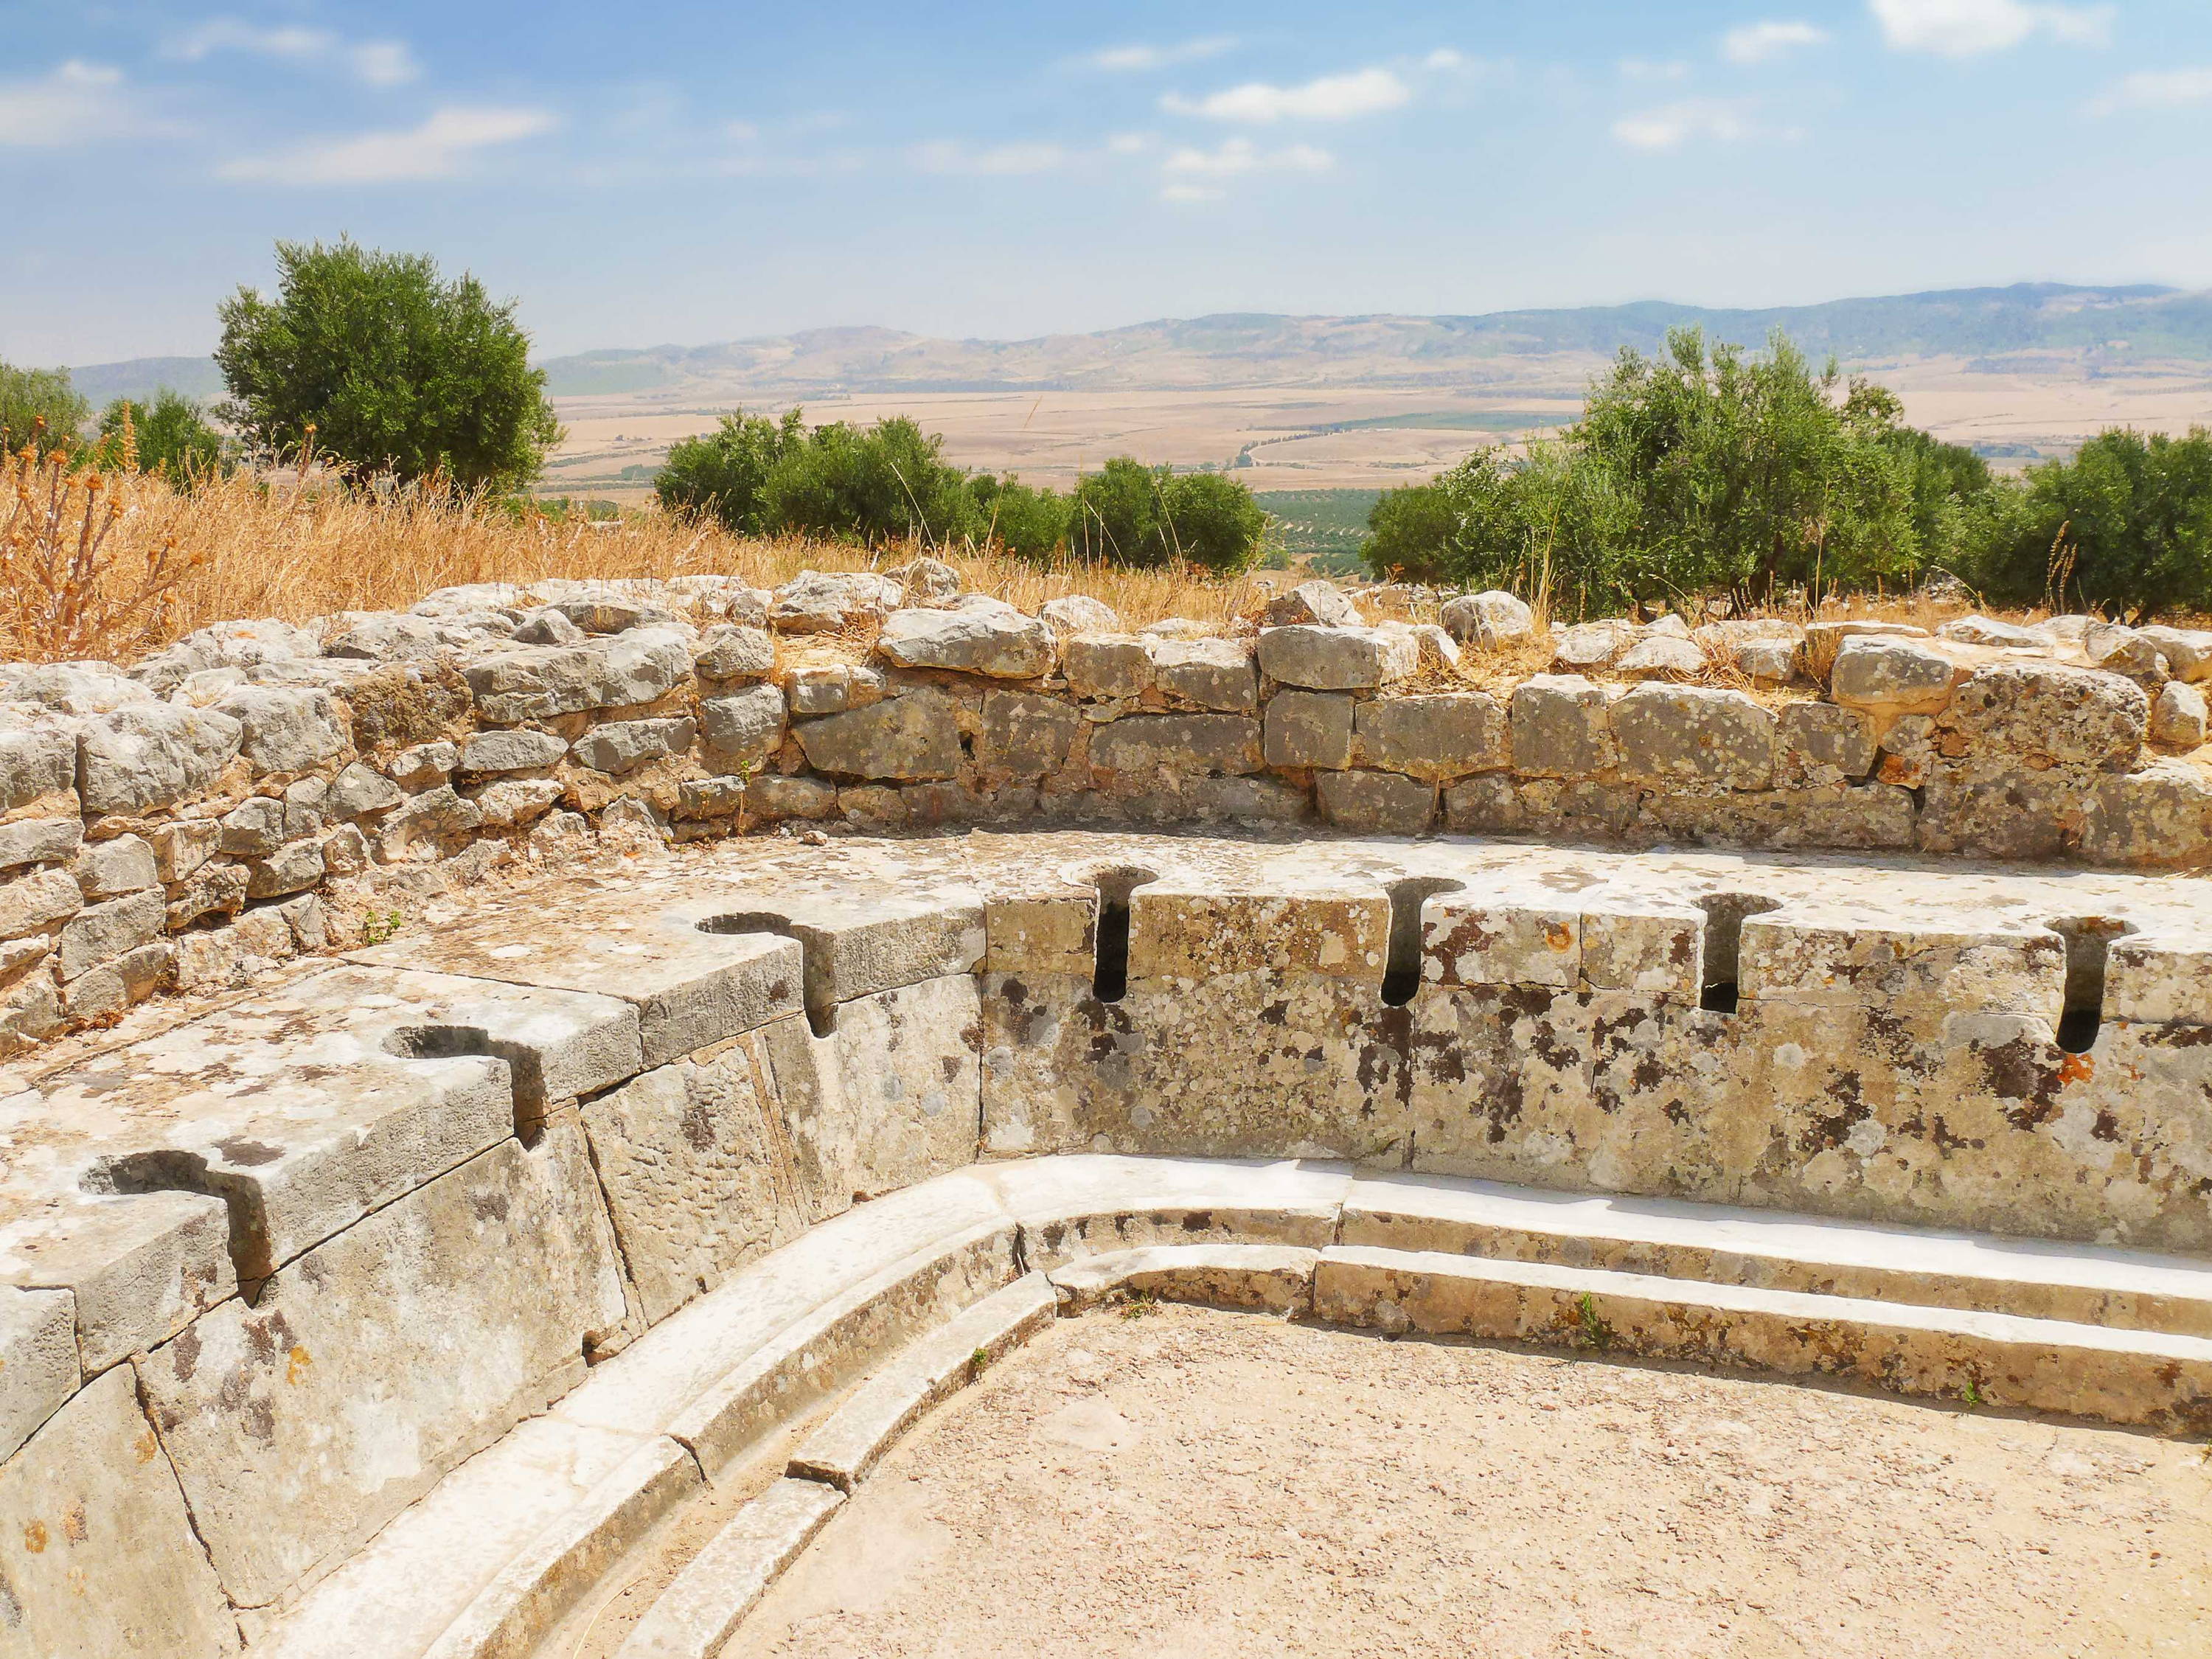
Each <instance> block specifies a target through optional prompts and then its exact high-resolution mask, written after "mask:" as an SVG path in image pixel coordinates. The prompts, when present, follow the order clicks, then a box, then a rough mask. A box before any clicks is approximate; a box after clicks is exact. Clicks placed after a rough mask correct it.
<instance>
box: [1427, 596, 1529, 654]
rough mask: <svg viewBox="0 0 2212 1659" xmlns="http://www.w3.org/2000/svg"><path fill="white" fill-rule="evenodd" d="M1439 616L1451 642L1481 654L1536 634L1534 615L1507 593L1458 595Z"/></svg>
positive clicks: (1518, 600) (1446, 605)
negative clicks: (1468, 646)
mask: <svg viewBox="0 0 2212 1659" xmlns="http://www.w3.org/2000/svg"><path fill="white" fill-rule="evenodd" d="M1440 614H1441V616H1442V617H1443V626H1444V631H1445V632H1446V633H1448V634H1449V635H1451V636H1452V638H1454V639H1455V640H1457V641H1459V642H1460V643H1461V644H1462V645H1472V646H1475V647H1479V648H1480V649H1482V650H1485V651H1489V650H1494V649H1496V648H1497V647H1498V646H1499V645H1501V644H1503V643H1504V641H1507V640H1518V639H1525V638H1527V637H1528V635H1531V634H1533V633H1534V632H1535V631H1536V613H1535V612H1534V611H1531V610H1530V609H1529V608H1528V605H1526V604H1525V603H1524V602H1523V601H1522V600H1520V599H1516V598H1514V596H1513V595H1512V594H1510V593H1500V592H1488V593H1462V595H1460V597H1459V598H1457V599H1452V600H1449V601H1448V602H1446V604H1445V605H1444V608H1443V611H1442V612H1441V613H1440Z"/></svg>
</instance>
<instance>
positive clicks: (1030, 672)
mask: <svg viewBox="0 0 2212 1659" xmlns="http://www.w3.org/2000/svg"><path fill="white" fill-rule="evenodd" d="M876 649H877V650H878V652H879V653H881V654H882V656H883V658H884V660H885V661H886V662H889V663H891V664H893V665H896V666H897V667H901V668H944V669H951V670H953V671H956V672H958V673H963V674H983V675H987V676H989V677H990V678H993V679H1002V680H1029V679H1035V678H1037V677H1038V676H1039V675H1041V674H1045V673H1048V672H1050V671H1051V669H1052V666H1053V665H1054V662H1055V661H1057V660H1058V659H1059V655H1060V641H1059V639H1058V638H1057V637H1056V636H1055V635H1054V633H1053V631H1052V629H1051V628H1050V627H1048V625H1047V624H1045V623H1042V622H1040V621H1038V620H1037V618H1036V617H1025V616H1024V615H1023V614H1022V613H1021V612H1020V611H1017V610H1015V609H1014V608H1013V607H1012V605H995V604H994V605H987V606H985V605H977V606H974V607H963V608H958V609H954V610H950V611H933V610H906V611H893V612H892V613H891V615H890V620H889V621H887V622H886V623H884V631H883V634H882V635H881V637H879V638H878V641H876Z"/></svg>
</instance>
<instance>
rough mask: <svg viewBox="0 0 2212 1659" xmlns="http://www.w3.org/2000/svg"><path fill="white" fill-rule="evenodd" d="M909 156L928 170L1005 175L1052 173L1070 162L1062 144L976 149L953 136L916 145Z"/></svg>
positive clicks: (995, 145) (1017, 144)
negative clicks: (1061, 146) (952, 137)
mask: <svg viewBox="0 0 2212 1659" xmlns="http://www.w3.org/2000/svg"><path fill="white" fill-rule="evenodd" d="M907 155H908V159H909V160H910V161H913V163H914V164H915V166H916V167H920V168H921V170H922V171H923V172H924V173H977V174H982V175H985V176H995V177H1001V178H1005V177H1015V176H1018V175H1021V174H1024V173H1051V172H1053V171H1054V170H1055V169H1057V168H1060V167H1065V166H1066V165H1067V161H1068V154H1067V152H1066V150H1065V149H1061V148H1060V146H1059V145H1058V144H1042V143H1012V144H993V145H991V146H989V147H988V148H987V149H973V148H971V147H969V145H966V144H963V143H959V142H957V140H954V139H949V138H941V139H939V140H937V141H936V142H935V143H927V144H916V145H915V147H914V148H913V149H910V150H908V152H907Z"/></svg>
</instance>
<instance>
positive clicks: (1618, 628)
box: [1552, 620, 1637, 674]
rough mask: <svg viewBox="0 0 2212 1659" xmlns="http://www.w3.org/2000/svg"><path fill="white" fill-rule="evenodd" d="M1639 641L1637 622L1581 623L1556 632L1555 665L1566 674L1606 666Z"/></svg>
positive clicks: (1553, 652) (1553, 661)
mask: <svg viewBox="0 0 2212 1659" xmlns="http://www.w3.org/2000/svg"><path fill="white" fill-rule="evenodd" d="M1636 641H1637V627H1636V624H1635V623H1632V622H1623V621H1619V620H1615V621H1611V622H1592V623H1576V624H1575V625H1574V626H1573V627H1571V628H1563V629H1560V630H1559V632H1558V633H1557V634H1555V635H1553V636H1552V666H1553V668H1554V669H1555V670H1557V671H1559V672H1560V673H1563V674H1578V673H1580V672H1581V671H1583V670H1584V669H1586V668H1606V667H1609V666H1611V665H1613V663H1616V662H1618V661H1619V660H1620V658H1621V657H1622V655H1623V654H1624V653H1626V652H1627V650H1628V648H1629V647H1631V646H1632V645H1634V644H1635V643H1636Z"/></svg>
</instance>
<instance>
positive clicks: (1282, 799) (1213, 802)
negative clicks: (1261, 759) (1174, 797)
mask: <svg viewBox="0 0 2212 1659" xmlns="http://www.w3.org/2000/svg"><path fill="white" fill-rule="evenodd" d="M1181 799H1182V808H1183V810H1184V811H1188V813H1189V814H1190V815H1191V816H1192V817H1194V818H1195V819H1197V820H1198V821H1199V822H1200V823H1211V822H1213V821H1216V820H1218V819H1223V818H1226V819H1228V820H1230V821H1231V822H1232V823H1240V824H1269V823H1297V822H1298V821H1299V820H1300V819H1302V818H1304V817H1305V816H1306V796H1305V791H1304V790H1303V789H1301V788H1299V787H1297V785H1296V784H1293V783H1289V782H1285V781H1284V780H1283V779H1280V778H1249V777H1247V778H1190V779H1187V780H1186V781H1184V783H1183V785H1182V796H1181Z"/></svg>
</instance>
